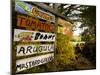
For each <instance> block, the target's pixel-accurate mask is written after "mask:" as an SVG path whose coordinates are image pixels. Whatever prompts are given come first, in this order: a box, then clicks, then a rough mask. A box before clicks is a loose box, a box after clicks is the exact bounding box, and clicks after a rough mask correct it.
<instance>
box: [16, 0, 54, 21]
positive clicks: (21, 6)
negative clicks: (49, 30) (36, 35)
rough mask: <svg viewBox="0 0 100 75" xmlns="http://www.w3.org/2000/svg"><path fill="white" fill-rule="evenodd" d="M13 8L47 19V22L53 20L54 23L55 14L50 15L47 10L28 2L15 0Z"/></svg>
mask: <svg viewBox="0 0 100 75" xmlns="http://www.w3.org/2000/svg"><path fill="white" fill-rule="evenodd" d="M15 10H16V11H18V12H20V13H23V14H27V15H30V16H33V17H37V18H40V19H44V20H47V21H49V22H54V23H55V16H54V15H52V14H51V13H49V12H45V11H43V10H41V9H39V8H37V7H36V6H33V5H30V4H28V3H25V2H22V1H17V0H16V2H15Z"/></svg>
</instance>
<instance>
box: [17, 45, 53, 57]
mask: <svg viewBox="0 0 100 75" xmlns="http://www.w3.org/2000/svg"><path fill="white" fill-rule="evenodd" d="M53 51H54V44H42V45H17V56H26V55H32V54H39V53H46V52H53Z"/></svg>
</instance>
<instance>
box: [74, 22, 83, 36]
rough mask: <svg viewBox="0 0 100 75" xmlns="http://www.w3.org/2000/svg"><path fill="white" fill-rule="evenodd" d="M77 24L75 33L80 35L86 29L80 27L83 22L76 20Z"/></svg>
mask: <svg viewBox="0 0 100 75" xmlns="http://www.w3.org/2000/svg"><path fill="white" fill-rule="evenodd" d="M75 25H76V28H75V31H74V32H73V35H77V36H79V35H80V33H82V32H83V31H84V30H83V29H81V28H79V27H80V25H81V22H76V23H75Z"/></svg>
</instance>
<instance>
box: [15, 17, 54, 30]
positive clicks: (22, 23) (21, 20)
mask: <svg viewBox="0 0 100 75" xmlns="http://www.w3.org/2000/svg"><path fill="white" fill-rule="evenodd" d="M17 26H19V27H25V28H30V29H36V30H43V31H47V32H54V24H49V23H45V22H42V21H39V20H36V19H35V18H33V17H29V16H23V15H18V16H17Z"/></svg>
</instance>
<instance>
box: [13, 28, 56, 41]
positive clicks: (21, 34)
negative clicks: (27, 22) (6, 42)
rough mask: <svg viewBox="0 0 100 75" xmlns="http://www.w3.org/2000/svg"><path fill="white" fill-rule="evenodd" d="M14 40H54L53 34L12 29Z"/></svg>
mask: <svg viewBox="0 0 100 75" xmlns="http://www.w3.org/2000/svg"><path fill="white" fill-rule="evenodd" d="M14 41H20V42H36V41H39V42H41V41H55V34H54V33H45V32H38V31H29V30H21V29H14Z"/></svg>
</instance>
